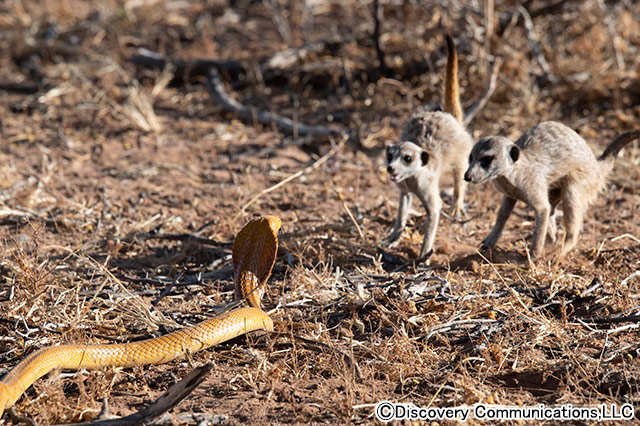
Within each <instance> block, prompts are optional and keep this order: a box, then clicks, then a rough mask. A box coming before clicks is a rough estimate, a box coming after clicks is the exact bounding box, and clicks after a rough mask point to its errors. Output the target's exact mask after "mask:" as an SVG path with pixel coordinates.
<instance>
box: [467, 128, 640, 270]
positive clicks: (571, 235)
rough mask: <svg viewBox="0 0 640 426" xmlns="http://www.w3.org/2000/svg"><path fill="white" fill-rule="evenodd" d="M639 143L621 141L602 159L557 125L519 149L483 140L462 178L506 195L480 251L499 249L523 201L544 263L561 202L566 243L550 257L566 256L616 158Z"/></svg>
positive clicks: (526, 137) (525, 138)
mask: <svg viewBox="0 0 640 426" xmlns="http://www.w3.org/2000/svg"><path fill="white" fill-rule="evenodd" d="M638 138H640V130H635V131H631V132H627V133H624V134H622V135H620V136H618V137H617V138H616V139H614V141H613V142H611V144H610V145H609V146H608V147H607V148H606V149H605V151H604V152H603V153H602V155H601V156H600V157H599V158H598V159H596V157H595V155H594V154H593V151H591V149H590V148H589V146H588V145H587V143H586V142H585V140H584V139H583V138H582V137H581V136H579V135H578V134H577V133H576V132H574V131H573V130H572V129H570V128H569V127H567V126H565V125H564V124H561V123H558V122H554V121H546V122H543V123H540V124H538V125H537V126H534V127H532V128H530V129H529V130H527V131H526V132H524V133H523V134H522V136H520V138H519V139H518V140H517V141H516V142H515V143H513V142H512V141H511V140H509V139H508V138H505V137H501V136H493V137H487V138H483V139H481V140H480V141H479V142H478V143H477V144H476V145H475V146H474V147H473V150H472V151H471V155H470V157H469V169H468V170H467V172H466V173H465V175H464V178H465V180H466V181H467V182H472V183H476V184H478V183H483V182H486V181H489V180H493V181H494V183H495V186H496V187H497V188H498V189H499V190H500V191H501V192H502V193H503V194H504V198H503V199H502V204H501V205H500V209H499V210H498V216H497V218H496V223H495V225H494V226H493V229H492V230H491V232H490V233H489V235H487V237H486V238H485V239H484V240H483V241H482V244H481V248H483V249H486V248H491V247H493V246H494V245H495V243H496V242H497V241H498V239H499V238H500V234H502V230H503V228H504V225H505V223H506V222H507V219H508V218H509V215H510V214H511V211H512V210H513V207H514V205H515V204H516V201H517V200H522V201H524V202H525V203H526V204H527V205H529V206H530V207H531V208H533V210H534V211H535V218H536V224H535V230H534V232H533V239H532V242H531V254H532V256H533V257H534V258H537V257H540V256H541V255H542V254H543V250H544V244H545V239H546V237H547V235H548V236H549V237H550V239H551V240H552V241H555V239H556V238H555V233H556V227H555V221H554V220H553V212H554V209H555V207H556V206H557V205H558V204H559V203H560V202H561V201H562V209H563V212H564V226H565V238H564V242H562V243H559V244H558V245H557V246H556V247H555V248H554V249H553V251H552V253H551V254H553V255H557V254H559V255H560V256H563V255H564V254H566V253H567V252H568V251H569V250H571V249H572V248H573V247H575V245H576V243H577V242H578V237H579V235H580V231H581V230H582V224H583V220H584V215H585V213H586V210H587V208H588V207H589V205H590V204H591V203H593V201H594V200H595V198H596V196H597V195H598V193H599V192H601V191H602V190H603V189H604V187H605V184H606V178H607V175H608V174H609V173H610V172H611V170H612V169H613V163H614V160H615V157H616V155H617V154H618V152H619V151H620V150H621V149H622V148H623V147H624V146H625V145H626V144H628V143H629V142H631V141H633V140H635V139H638Z"/></svg>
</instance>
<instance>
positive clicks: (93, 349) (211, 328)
mask: <svg viewBox="0 0 640 426" xmlns="http://www.w3.org/2000/svg"><path fill="white" fill-rule="evenodd" d="M280 225H281V222H280V218H278V217H276V216H264V217H260V218H257V219H253V220H252V221H250V222H249V223H248V224H247V225H245V227H244V228H242V230H241V231H240V232H239V233H238V235H237V236H236V239H235V241H234V243H233V269H234V281H235V294H236V298H238V299H245V300H247V302H248V303H249V305H251V306H250V307H244V308H239V309H234V310H232V311H230V312H227V313H225V314H222V315H220V316H217V317H215V318H212V319H209V320H206V321H203V322H201V323H199V324H196V325H193V326H191V327H187V328H184V329H181V330H178V331H175V332H173V333H170V334H167V335H164V336H161V337H157V338H154V339H148V340H142V341H139V342H131V343H121V344H110V345H90V344H78V345H60V346H55V347H51V348H45V349H41V350H39V351H37V352H34V353H32V354H31V355H29V356H27V357H26V358H25V359H23V360H22V361H21V362H20V363H19V364H18V365H16V366H15V367H14V368H13V369H12V370H11V371H9V372H8V373H7V374H6V375H5V377H4V378H3V379H2V382H0V417H1V416H2V414H3V412H4V410H6V409H8V408H10V407H11V406H13V404H15V402H16V401H17V400H18V398H20V396H21V395H22V394H23V393H24V392H25V391H26V390H27V388H29V386H31V385H32V384H33V383H34V382H35V381H36V380H38V379H39V378H40V377H42V376H44V375H45V374H47V373H48V372H50V371H51V370H53V369H57V368H64V369H79V368H101V367H109V366H114V367H132V366H135V365H149V364H164V363H167V362H170V361H173V360H174V359H177V358H181V357H183V356H185V355H186V354H191V353H194V352H197V351H200V350H203V349H206V348H209V347H211V346H213V345H216V344H218V343H221V342H224V341H227V340H229V339H232V338H234V337H237V336H239V335H242V334H245V333H248V332H250V331H253V330H259V329H264V330H269V331H271V330H273V321H272V320H271V318H270V317H269V315H267V313H266V312H264V311H263V310H262V309H261V307H260V300H261V298H262V293H263V292H264V286H265V283H266V281H267V279H268V278H269V275H271V270H272V269H273V264H274V263H275V259H276V254H277V251H278V235H277V233H278V230H279V229H280Z"/></svg>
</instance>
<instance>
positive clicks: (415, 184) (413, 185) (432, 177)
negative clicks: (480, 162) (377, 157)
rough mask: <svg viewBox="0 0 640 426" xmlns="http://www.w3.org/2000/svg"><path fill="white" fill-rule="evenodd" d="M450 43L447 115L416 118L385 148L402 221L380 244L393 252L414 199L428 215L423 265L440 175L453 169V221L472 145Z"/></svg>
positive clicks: (437, 209) (435, 113) (435, 218)
mask: <svg viewBox="0 0 640 426" xmlns="http://www.w3.org/2000/svg"><path fill="white" fill-rule="evenodd" d="M446 40H447V67H446V71H445V82H444V93H443V98H444V99H443V101H444V102H443V104H444V112H441V111H431V112H421V113H417V114H414V115H413V116H412V117H411V118H410V119H409V121H408V122H407V123H406V124H405V126H404V129H403V131H402V134H401V137H400V142H399V143H396V144H394V145H391V146H389V147H388V148H387V158H386V160H387V171H388V172H389V176H390V179H391V181H392V182H394V183H395V184H397V186H398V188H399V189H400V202H399V205H398V215H397V217H396V220H395V224H394V226H393V229H392V231H391V233H390V234H389V236H388V237H387V238H385V239H384V240H383V241H382V243H383V244H384V245H387V246H389V247H393V245H395V243H396V242H397V240H398V239H399V238H400V236H401V235H402V232H403V230H404V228H405V226H406V224H407V217H408V215H409V210H410V209H411V202H412V199H413V195H414V194H415V195H416V196H417V197H418V199H419V200H420V201H421V202H422V204H423V205H424V208H425V210H426V212H427V222H426V226H425V232H424V239H423V241H422V247H421V249H420V255H419V257H418V259H419V260H424V259H425V258H427V257H429V256H430V255H431V253H432V252H433V243H434V241H435V237H436V230H437V228H438V220H439V217H440V210H441V208H442V200H441V199H440V193H439V181H440V175H441V174H442V172H443V171H444V170H447V169H450V170H451V171H452V172H453V178H454V194H453V196H454V206H453V213H454V215H456V216H457V215H459V214H460V213H461V212H462V210H463V203H464V192H465V185H466V184H465V182H464V179H463V177H464V171H465V169H466V168H467V165H468V162H467V161H468V159H467V157H468V155H469V152H470V151H471V148H472V147H473V139H472V137H471V135H469V133H468V132H467V131H466V130H465V128H464V126H463V124H462V120H463V112H462V107H461V105H460V95H459V86H458V55H457V52H456V46H455V43H454V41H453V39H452V38H451V36H450V35H447V36H446Z"/></svg>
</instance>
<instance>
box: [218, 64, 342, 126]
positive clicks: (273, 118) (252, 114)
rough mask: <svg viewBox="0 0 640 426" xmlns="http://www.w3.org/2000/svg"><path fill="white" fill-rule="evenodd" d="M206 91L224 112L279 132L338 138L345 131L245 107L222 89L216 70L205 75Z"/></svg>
mask: <svg viewBox="0 0 640 426" xmlns="http://www.w3.org/2000/svg"><path fill="white" fill-rule="evenodd" d="M206 82H207V89H209V94H210V95H211V98H212V99H213V101H214V102H215V103H217V104H219V105H220V106H221V107H222V108H224V109H225V110H227V111H229V112H232V113H234V114H236V115H238V117H240V118H242V119H243V120H247V121H254V120H257V121H258V122H259V123H262V124H275V125H276V126H277V127H278V128H279V129H280V130H282V131H283V132H286V133H288V134H292V135H298V136H304V135H308V134H314V135H316V136H338V135H341V134H345V133H346V132H345V131H342V130H337V129H334V128H331V127H327V126H314V125H309V124H303V123H298V122H296V121H294V120H292V119H290V118H288V117H283V116H281V115H278V114H273V113H271V112H269V111H260V110H258V109H256V108H253V107H247V106H245V105H243V104H241V103H240V102H238V101H237V100H235V99H234V98H232V97H231V96H230V95H229V94H228V93H227V91H226V90H225V88H224V85H223V84H222V80H221V79H220V73H219V72H218V70H217V69H215V68H211V70H209V73H208V74H207V80H206Z"/></svg>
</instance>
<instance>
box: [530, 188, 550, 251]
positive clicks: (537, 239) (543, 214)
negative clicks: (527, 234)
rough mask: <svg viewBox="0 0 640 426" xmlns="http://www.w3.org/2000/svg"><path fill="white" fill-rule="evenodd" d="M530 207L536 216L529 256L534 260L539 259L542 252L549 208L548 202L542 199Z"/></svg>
mask: <svg viewBox="0 0 640 426" xmlns="http://www.w3.org/2000/svg"><path fill="white" fill-rule="evenodd" d="M532 207H533V208H534V210H535V215H536V228H535V230H534V231H533V237H532V239H531V255H532V257H534V258H539V257H540V256H541V255H542V254H543V252H544V243H545V239H546V238H547V228H548V226H549V212H550V211H551V206H550V205H549V200H547V199H546V198H543V199H540V200H536V202H534V203H532Z"/></svg>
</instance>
